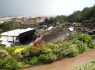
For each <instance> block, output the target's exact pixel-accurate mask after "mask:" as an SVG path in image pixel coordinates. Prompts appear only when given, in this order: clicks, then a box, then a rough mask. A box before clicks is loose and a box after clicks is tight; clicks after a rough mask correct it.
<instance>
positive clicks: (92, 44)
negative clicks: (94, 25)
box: [88, 40, 95, 48]
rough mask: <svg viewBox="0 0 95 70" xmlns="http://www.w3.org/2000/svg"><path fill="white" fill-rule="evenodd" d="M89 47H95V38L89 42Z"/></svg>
mask: <svg viewBox="0 0 95 70" xmlns="http://www.w3.org/2000/svg"><path fill="white" fill-rule="evenodd" d="M88 47H89V48H95V40H92V41H91V42H90V43H89V44H88Z"/></svg>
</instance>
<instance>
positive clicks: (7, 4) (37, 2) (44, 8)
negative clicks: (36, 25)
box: [0, 0, 95, 16]
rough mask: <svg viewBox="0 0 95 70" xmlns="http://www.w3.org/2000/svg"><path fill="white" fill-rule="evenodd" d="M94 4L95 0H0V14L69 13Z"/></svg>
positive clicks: (36, 14)
mask: <svg viewBox="0 0 95 70" xmlns="http://www.w3.org/2000/svg"><path fill="white" fill-rule="evenodd" d="M93 5H95V0H0V16H56V15H69V14H71V13H73V12H74V11H76V10H82V9H83V8H84V7H90V6H93Z"/></svg>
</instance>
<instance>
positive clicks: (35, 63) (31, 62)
mask: <svg viewBox="0 0 95 70" xmlns="http://www.w3.org/2000/svg"><path fill="white" fill-rule="evenodd" d="M29 63H30V64H31V65H37V64H39V63H40V61H39V58H38V57H37V56H35V57H32V58H31V59H30V61H29Z"/></svg>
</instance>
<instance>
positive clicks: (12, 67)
mask: <svg viewBox="0 0 95 70" xmlns="http://www.w3.org/2000/svg"><path fill="white" fill-rule="evenodd" d="M0 66H1V68H4V69H9V70H16V69H18V68H19V65H18V62H17V61H16V60H15V59H14V58H12V56H10V55H9V56H7V57H6V58H4V59H3V60H2V61H1V62H0Z"/></svg>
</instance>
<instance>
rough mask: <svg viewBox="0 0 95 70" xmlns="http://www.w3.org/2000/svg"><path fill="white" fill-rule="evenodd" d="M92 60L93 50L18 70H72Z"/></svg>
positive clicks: (94, 57)
mask: <svg viewBox="0 0 95 70" xmlns="http://www.w3.org/2000/svg"><path fill="white" fill-rule="evenodd" d="M93 60H95V49H93V50H89V51H87V52H85V53H83V54H80V55H78V56H76V57H72V58H66V59H63V60H60V61H56V62H53V63H51V64H45V65H39V66H34V67H30V68H24V69H20V70H72V69H74V68H75V67H76V66H80V65H83V64H86V63H89V62H90V61H93Z"/></svg>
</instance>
